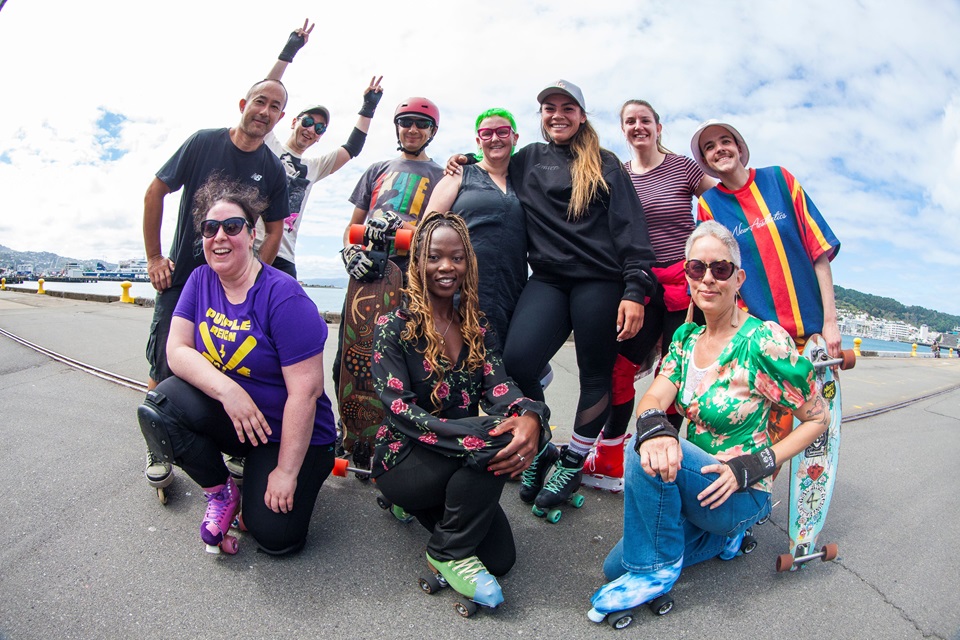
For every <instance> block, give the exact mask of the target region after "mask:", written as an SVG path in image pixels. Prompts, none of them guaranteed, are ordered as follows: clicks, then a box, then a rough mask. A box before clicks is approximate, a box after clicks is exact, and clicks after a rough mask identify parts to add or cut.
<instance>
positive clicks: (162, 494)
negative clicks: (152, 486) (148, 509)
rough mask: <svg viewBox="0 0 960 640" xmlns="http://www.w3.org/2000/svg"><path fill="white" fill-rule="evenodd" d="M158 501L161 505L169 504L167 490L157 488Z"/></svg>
mask: <svg viewBox="0 0 960 640" xmlns="http://www.w3.org/2000/svg"><path fill="white" fill-rule="evenodd" d="M157 499H158V500H160V504H167V490H166V489H164V488H163V487H157Z"/></svg>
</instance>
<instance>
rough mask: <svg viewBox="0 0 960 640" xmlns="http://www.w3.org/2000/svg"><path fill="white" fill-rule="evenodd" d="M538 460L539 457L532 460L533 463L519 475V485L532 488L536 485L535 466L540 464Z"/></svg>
mask: <svg viewBox="0 0 960 640" xmlns="http://www.w3.org/2000/svg"><path fill="white" fill-rule="evenodd" d="M539 458H540V456H537V457H536V458H534V459H533V463H532V464H531V465H530V466H529V467H527V468H526V469H524V470H523V471H522V472H521V473H520V484H523V485H525V486H528V487H532V486H533V485H535V484H536V483H537V465H538V464H539V462H540V460H539Z"/></svg>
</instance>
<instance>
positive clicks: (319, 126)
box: [300, 116, 327, 136]
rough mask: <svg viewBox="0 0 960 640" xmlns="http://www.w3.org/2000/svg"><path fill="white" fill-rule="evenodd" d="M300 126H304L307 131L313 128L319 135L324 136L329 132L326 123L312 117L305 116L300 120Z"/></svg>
mask: <svg viewBox="0 0 960 640" xmlns="http://www.w3.org/2000/svg"><path fill="white" fill-rule="evenodd" d="M300 124H301V125H303V127H304V128H305V129H309V128H310V127H313V130H314V131H316V132H317V135H318V136H320V135H323V132H324V131H326V130H327V123H326V122H317V121H316V120H314V119H313V118H312V117H310V116H303V117H302V118H300Z"/></svg>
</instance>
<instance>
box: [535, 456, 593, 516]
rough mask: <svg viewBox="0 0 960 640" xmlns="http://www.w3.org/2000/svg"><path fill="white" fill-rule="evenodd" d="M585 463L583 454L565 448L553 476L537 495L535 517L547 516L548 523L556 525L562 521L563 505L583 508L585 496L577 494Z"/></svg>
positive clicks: (555, 466)
mask: <svg viewBox="0 0 960 640" xmlns="http://www.w3.org/2000/svg"><path fill="white" fill-rule="evenodd" d="M583 461H584V455H583V454H580V453H575V452H573V451H572V450H571V449H569V448H568V447H564V448H563V450H562V451H561V452H560V459H559V460H557V463H556V465H554V467H553V474H552V475H551V476H550V479H549V480H547V482H546V484H544V485H543V489H541V490H540V493H538V494H537V499H536V500H535V502H534V504H533V515H535V516H537V517H538V518H543V517H544V516H546V518H547V522H550V523H551V524H556V523H557V522H559V521H560V516H561V511H560V508H559V507H560V505H561V504H563V503H564V502H568V503H570V504H571V505H572V506H573V507H574V508H576V509H579V508H580V507H582V506H583V500H584V498H583V496H582V495H580V494H579V493H576V491H577V490H578V489H579V488H580V479H581V477H582V476H583Z"/></svg>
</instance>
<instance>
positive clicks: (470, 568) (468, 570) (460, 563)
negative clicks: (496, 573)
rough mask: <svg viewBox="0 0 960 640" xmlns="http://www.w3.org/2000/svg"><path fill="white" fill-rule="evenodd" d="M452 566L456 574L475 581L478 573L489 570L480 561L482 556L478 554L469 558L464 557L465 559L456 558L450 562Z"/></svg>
mask: <svg viewBox="0 0 960 640" xmlns="http://www.w3.org/2000/svg"><path fill="white" fill-rule="evenodd" d="M450 568H451V569H452V570H453V572H454V573H455V574H457V575H458V576H460V577H461V578H463V579H464V580H466V581H467V582H474V583H475V582H476V581H477V574H478V573H480V572H481V571H486V570H487V568H486V567H484V566H483V563H482V562H480V558H478V557H477V556H470V557H469V558H464V559H463V560H454V561H453V562H451V563H450Z"/></svg>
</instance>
